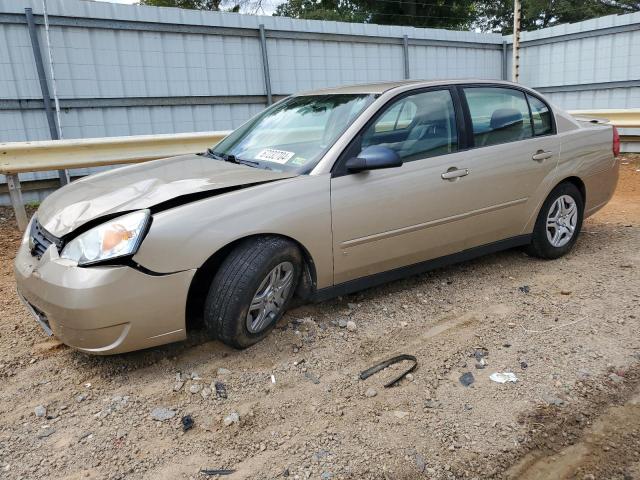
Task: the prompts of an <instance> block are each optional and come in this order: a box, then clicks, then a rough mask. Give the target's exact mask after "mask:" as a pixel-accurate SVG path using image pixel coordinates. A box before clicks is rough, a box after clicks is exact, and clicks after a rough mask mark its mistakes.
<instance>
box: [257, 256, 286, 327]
mask: <svg viewBox="0 0 640 480" xmlns="http://www.w3.org/2000/svg"><path fill="white" fill-rule="evenodd" d="M293 275H294V269H293V264H292V263H291V262H282V263H279V264H278V265H276V266H275V267H274V268H273V270H271V271H270V272H269V273H268V274H267V276H266V277H265V278H264V279H263V280H262V282H260V286H259V287H258V290H257V291H256V293H255V295H254V296H253V300H251V304H250V305H249V311H248V312H247V330H249V332H250V333H259V332H261V331H262V330H264V329H265V328H266V327H267V326H269V325H270V323H271V322H272V321H273V320H274V319H275V318H276V317H277V315H278V313H280V311H281V310H282V309H283V307H284V304H285V302H286V301H287V297H288V295H289V290H291V285H293Z"/></svg>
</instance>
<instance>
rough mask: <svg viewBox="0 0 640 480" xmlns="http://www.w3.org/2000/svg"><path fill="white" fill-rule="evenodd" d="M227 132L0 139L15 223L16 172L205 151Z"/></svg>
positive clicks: (22, 215) (22, 214)
mask: <svg viewBox="0 0 640 480" xmlns="http://www.w3.org/2000/svg"><path fill="white" fill-rule="evenodd" d="M228 134H229V132H226V131H225V132H203V133H177V134H169V135H138V136H130V137H107V138H84V139H78V140H45V141H38V142H15V143H0V174H4V175H6V177H7V187H8V190H9V197H10V198H11V205H12V206H13V209H14V211H15V214H16V220H17V222H18V227H19V228H20V229H21V230H24V229H25V228H26V226H27V214H26V211H25V208H24V202H23V200H22V191H21V188H20V180H19V178H18V174H19V173H24V172H40V171H46V170H61V169H71V168H83V167H100V166H105V165H120V164H126V163H139V162H146V161H149V160H156V159H158V158H164V157H171V156H173V155H182V154H187V153H198V152H204V151H205V150H206V149H207V148H208V147H212V146H214V145H215V144H217V143H218V142H219V141H220V140H222V139H223V138H224V137H225V136H227V135H228Z"/></svg>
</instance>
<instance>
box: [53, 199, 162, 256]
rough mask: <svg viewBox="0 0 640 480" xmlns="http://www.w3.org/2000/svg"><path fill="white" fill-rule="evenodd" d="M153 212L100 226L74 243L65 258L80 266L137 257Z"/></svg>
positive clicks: (67, 247) (141, 212)
mask: <svg viewBox="0 0 640 480" xmlns="http://www.w3.org/2000/svg"><path fill="white" fill-rule="evenodd" d="M149 219H150V212H149V210H140V211H139V212H134V213H129V214H128V215H123V216H122V217H117V218H114V219H113V220H110V221H108V222H105V223H103V224H102V225H98V226H97V227H94V228H92V229H91V230H88V231H86V232H84V233H82V234H80V235H78V236H77V237H76V238H74V239H73V240H71V241H70V242H69V243H68V244H67V245H66V246H65V247H64V249H63V250H62V253H61V254H60V257H61V258H66V259H69V260H74V261H76V262H78V265H79V266H85V265H91V264H93V263H97V262H102V261H104V260H111V259H114V258H119V257H125V256H127V255H133V254H134V253H136V252H137V251H138V247H139V246H140V243H141V242H142V239H143V237H144V235H145V233H146V232H147V227H148V225H149Z"/></svg>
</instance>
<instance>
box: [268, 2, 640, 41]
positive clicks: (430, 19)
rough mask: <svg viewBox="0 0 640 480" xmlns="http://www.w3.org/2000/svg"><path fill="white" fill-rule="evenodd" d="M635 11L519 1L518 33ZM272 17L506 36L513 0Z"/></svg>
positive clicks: (323, 9)
mask: <svg viewBox="0 0 640 480" xmlns="http://www.w3.org/2000/svg"><path fill="white" fill-rule="evenodd" d="M637 11H640V0H522V29H523V30H536V29H539V28H545V27H550V26H553V25H557V24H560V23H568V22H579V21H582V20H588V19H590V18H596V17H601V16H604V15H612V14H619V13H631V12H637ZM274 15H281V16H287V17H294V18H305V19H314V20H337V21H345V22H364V23H377V24H382V25H410V26H414V27H432V28H449V29H470V28H476V29H480V30H482V31H491V32H498V33H503V34H509V33H512V26H513V0H287V1H286V2H285V3H283V4H281V5H279V6H278V8H277V9H276V11H275V13H274Z"/></svg>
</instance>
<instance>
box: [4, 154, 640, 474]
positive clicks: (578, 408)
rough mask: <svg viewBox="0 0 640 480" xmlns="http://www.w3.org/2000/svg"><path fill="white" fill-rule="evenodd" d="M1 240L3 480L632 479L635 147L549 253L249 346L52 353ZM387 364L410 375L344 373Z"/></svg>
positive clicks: (636, 396)
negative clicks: (186, 421) (602, 204)
mask: <svg viewBox="0 0 640 480" xmlns="http://www.w3.org/2000/svg"><path fill="white" fill-rule="evenodd" d="M0 235H1V239H0V315H1V316H0V385H1V387H0V478H3V479H4V478H6V479H18V478H28V479H32V478H47V479H53V478H64V479H79V478H94V479H95V478H100V479H102V478H109V479H117V478H127V479H128V478H131V479H154V480H155V479H187V478H189V479H192V478H193V479H203V478H216V477H215V476H209V475H207V474H205V473H201V470H202V469H228V470H234V471H235V472H234V473H232V474H231V475H229V476H224V477H221V478H229V479H231V480H235V479H273V478H285V477H289V478H294V479H306V478H313V479H321V480H328V479H369V478H371V479H400V480H403V479H407V480H408V479H419V478H430V479H454V478H456V479H457V478H460V479H462V478H464V479H467V478H468V479H472V478H476V479H485V478H505V479H559V478H567V479H569V478H571V479H573V478H576V479H580V480H588V479H593V480H595V479H625V480H627V479H640V327H639V320H638V317H639V316H640V248H639V246H640V155H635V156H633V155H627V156H625V157H624V159H623V165H622V169H621V179H620V183H619V186H618V190H617V192H616V195H615V197H614V199H613V200H612V201H611V202H610V204H609V205H608V206H607V207H606V208H605V209H603V210H602V211H600V212H599V213H598V214H597V215H595V216H594V217H592V218H590V219H589V220H587V221H586V223H585V225H584V227H583V232H582V234H581V236H580V238H579V241H578V243H577V245H576V248H575V249H574V250H573V251H572V252H571V253H570V254H569V255H568V256H566V257H564V258H562V259H559V260H556V261H552V262H545V261H540V260H536V259H533V258H529V257H527V256H526V255H524V254H523V253H522V252H521V251H519V250H512V251H507V252H503V253H500V254H496V255H491V256H488V257H484V258H481V259H478V260H475V261H471V262H467V263H463V264H460V265H456V266H453V267H449V268H444V269H440V270H437V271H434V272H431V273H428V274H425V275H421V276H418V277H413V278H410V279H406V280H403V281H398V282H394V283H392V284H389V285H386V286H384V287H380V288H375V289H370V290H367V291H364V292H362V293H359V294H357V295H352V296H349V297H345V298H339V299H336V300H333V301H329V302H324V303H321V304H317V305H311V306H305V307H302V308H298V309H296V310H294V311H292V312H290V313H288V314H287V315H286V317H285V318H284V320H283V321H282V322H281V324H280V325H279V326H278V328H277V329H276V330H275V331H274V332H273V334H272V335H271V336H270V337H269V338H267V339H266V340H265V341H263V342H262V343H260V344H258V345H256V346H254V347H252V348H250V349H248V350H245V351H235V350H232V349H230V348H227V347H225V346H223V345H222V344H220V343H218V342H210V341H206V340H204V339H203V338H201V337H200V336H198V335H195V336H194V338H192V339H190V340H189V341H188V342H185V343H181V344H174V345H170V346H166V347H162V348H156V349H152V350H148V351H144V352H137V353H132V354H127V355H120V356H115V357H106V358H103V357H91V356H87V355H84V354H81V353H78V352H75V351H73V350H71V349H69V348H67V347H65V346H63V345H60V344H59V343H58V342H57V341H56V340H55V339H48V338H47V337H45V335H44V334H43V333H42V331H41V330H40V328H39V327H38V325H37V324H36V323H35V321H33V320H32V318H31V317H30V316H29V314H28V313H27V311H26V310H25V309H24V307H23V306H22V305H21V304H20V302H19V300H18V298H17V296H16V294H15V286H14V280H13V266H12V258H13V255H14V252H15V250H16V248H17V245H18V242H19V239H20V235H19V233H18V231H17V230H16V227H15V223H14V220H13V218H12V217H11V214H10V211H9V210H7V209H5V210H2V211H0ZM346 321H351V322H354V324H355V325H354V324H351V323H350V324H349V328H343V327H344V325H345V324H346ZM401 353H407V354H412V355H415V356H416V357H417V358H418V368H417V369H416V370H415V372H414V373H413V377H412V378H410V379H405V380H403V381H402V382H400V384H399V385H397V386H395V387H392V388H383V383H384V379H385V378H390V376H391V375H392V372H388V371H386V372H382V373H380V374H377V375H374V376H372V377H370V378H369V379H367V380H364V381H363V380H359V378H358V373H359V372H360V371H362V370H364V369H365V368H368V367H369V366H371V365H373V364H375V363H377V362H378V361H380V360H383V359H386V358H388V357H390V356H392V355H395V354H401ZM482 363H484V364H485V365H482ZM477 367H484V368H477ZM494 372H512V373H514V374H515V375H516V376H517V379H518V381H517V382H516V383H505V384H498V383H496V382H493V381H491V380H490V379H489V376H490V375H491V374H492V373H494ZM465 373H470V374H471V375H472V376H473V380H474V381H473V383H472V384H471V385H469V386H463V385H462V384H461V381H460V377H461V376H462V375H464V374H465ZM465 378H469V375H466V376H465ZM216 381H218V382H221V383H222V384H224V386H225V388H226V392H227V398H226V399H224V398H218V396H217V395H216V392H215V382H216ZM192 392H194V393H192ZM38 407H40V408H38ZM42 407H44V408H42ZM158 408H164V409H167V410H162V411H157V410H156V411H155V412H154V409H158ZM44 410H46V412H45V411H44ZM167 411H168V412H169V415H171V413H175V415H174V416H173V417H172V418H169V419H167V420H164V421H163V420H155V419H154V418H153V416H156V417H157V416H158V415H159V414H162V413H167ZM152 412H154V413H153V415H152ZM36 413H37V414H41V415H42V416H37V414H36ZM184 415H191V417H192V418H193V421H194V422H195V423H194V426H193V428H191V429H190V430H188V431H186V432H183V428H182V423H181V418H182V417H183V416H184ZM236 415H237V416H236ZM225 418H226V419H227V423H229V424H228V425H226V424H225V421H224V420H225Z"/></svg>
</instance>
